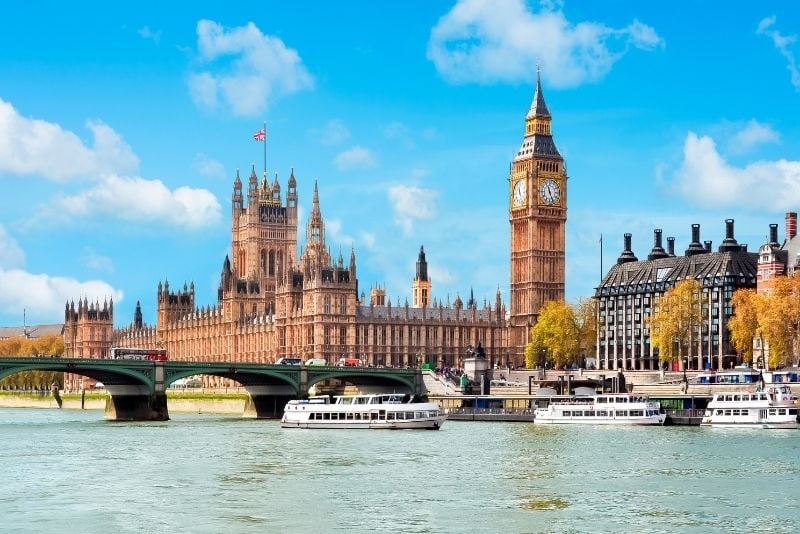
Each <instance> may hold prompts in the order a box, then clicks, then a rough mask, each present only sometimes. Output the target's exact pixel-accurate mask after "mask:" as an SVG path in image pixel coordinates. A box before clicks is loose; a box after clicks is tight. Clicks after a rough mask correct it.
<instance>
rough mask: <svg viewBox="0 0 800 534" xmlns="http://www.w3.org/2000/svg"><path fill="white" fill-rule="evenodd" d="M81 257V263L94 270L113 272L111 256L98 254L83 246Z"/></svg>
mask: <svg viewBox="0 0 800 534" xmlns="http://www.w3.org/2000/svg"><path fill="white" fill-rule="evenodd" d="M82 259H83V263H84V264H85V265H86V266H87V267H88V268H90V269H92V270H94V271H103V272H106V273H113V272H114V262H113V261H111V258H109V257H108V256H103V255H100V254H98V253H97V252H95V251H94V250H92V249H91V248H90V247H84V249H83V256H82Z"/></svg>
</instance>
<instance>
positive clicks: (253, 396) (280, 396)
mask: <svg viewBox="0 0 800 534" xmlns="http://www.w3.org/2000/svg"><path fill="white" fill-rule="evenodd" d="M245 389H246V390H247V393H248V397H247V402H246V403H245V406H244V414H243V417H251V418H254V419H280V418H281V416H282V415H283V408H284V406H286V403H287V402H289V401H290V400H292V399H296V398H298V395H297V392H296V390H295V388H294V387H292V386H290V385H288V384H286V385H277V384H276V385H257V386H245Z"/></svg>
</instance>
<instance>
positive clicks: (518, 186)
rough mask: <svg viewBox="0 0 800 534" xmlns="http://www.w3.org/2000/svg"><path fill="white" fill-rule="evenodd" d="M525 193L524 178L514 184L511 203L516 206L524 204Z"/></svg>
mask: <svg viewBox="0 0 800 534" xmlns="http://www.w3.org/2000/svg"><path fill="white" fill-rule="evenodd" d="M526 193H527V186H526V185H525V180H519V181H518V182H517V183H515V184H514V191H513V192H512V197H511V203H512V204H513V205H514V206H515V207H516V206H524V205H525V194H526Z"/></svg>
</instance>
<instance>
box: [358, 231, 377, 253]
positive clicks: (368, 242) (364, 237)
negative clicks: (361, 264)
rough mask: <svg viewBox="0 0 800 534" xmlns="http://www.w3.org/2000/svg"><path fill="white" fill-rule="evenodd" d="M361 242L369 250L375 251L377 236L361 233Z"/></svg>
mask: <svg viewBox="0 0 800 534" xmlns="http://www.w3.org/2000/svg"><path fill="white" fill-rule="evenodd" d="M361 242H362V243H363V244H364V246H365V247H366V248H367V249H368V250H371V249H374V248H375V242H376V239H375V234H373V233H371V232H361Z"/></svg>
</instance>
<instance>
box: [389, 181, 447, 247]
mask: <svg viewBox="0 0 800 534" xmlns="http://www.w3.org/2000/svg"><path fill="white" fill-rule="evenodd" d="M438 196H439V192H438V191H434V190H432V189H423V188H420V187H417V186H413V185H412V186H408V185H395V186H392V187H390V188H389V202H390V203H391V204H392V210H393V211H394V220H395V222H396V223H397V224H398V225H399V226H400V227H401V228H402V229H403V233H404V234H405V235H406V236H409V235H410V234H411V231H412V230H413V228H414V221H429V220H431V219H433V218H434V217H435V216H436V199H437V198H438Z"/></svg>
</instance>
